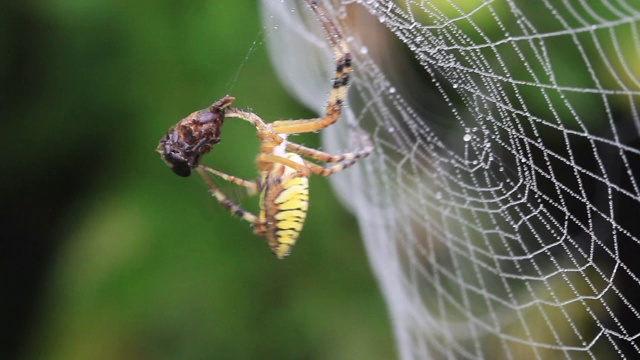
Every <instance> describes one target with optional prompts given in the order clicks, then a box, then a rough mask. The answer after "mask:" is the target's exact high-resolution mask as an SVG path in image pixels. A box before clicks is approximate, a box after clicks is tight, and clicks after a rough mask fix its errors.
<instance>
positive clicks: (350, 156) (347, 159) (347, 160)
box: [304, 149, 371, 176]
mask: <svg viewBox="0 0 640 360" xmlns="http://www.w3.org/2000/svg"><path fill="white" fill-rule="evenodd" d="M370 153H371V150H367V149H365V150H361V151H358V152H352V153H346V154H342V155H338V156H336V157H344V160H343V161H342V162H340V163H338V164H335V165H331V166H329V167H324V166H320V165H318V164H316V163H313V162H311V161H309V160H304V164H305V165H307V167H308V168H309V169H310V170H311V171H312V172H313V173H314V174H317V175H320V176H329V175H331V174H335V173H337V172H339V171H342V170H344V169H346V168H348V167H351V166H353V165H354V164H355V163H356V162H358V159H361V158H363V157H367V156H369V154H370ZM334 156H335V155H334Z"/></svg>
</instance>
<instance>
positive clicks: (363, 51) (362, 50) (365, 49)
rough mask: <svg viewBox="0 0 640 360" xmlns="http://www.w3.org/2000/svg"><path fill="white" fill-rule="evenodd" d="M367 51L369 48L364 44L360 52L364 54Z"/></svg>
mask: <svg viewBox="0 0 640 360" xmlns="http://www.w3.org/2000/svg"><path fill="white" fill-rule="evenodd" d="M367 53H369V48H367V47H366V46H363V47H361V48H360V54H362V55H365V54H367Z"/></svg>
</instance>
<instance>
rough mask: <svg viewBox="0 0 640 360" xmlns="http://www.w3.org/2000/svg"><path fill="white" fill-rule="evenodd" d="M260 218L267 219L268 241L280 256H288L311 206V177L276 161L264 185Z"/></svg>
mask: <svg viewBox="0 0 640 360" xmlns="http://www.w3.org/2000/svg"><path fill="white" fill-rule="evenodd" d="M284 157H286V158H288V159H290V160H293V161H295V162H300V163H302V158H301V157H300V156H299V155H297V154H293V153H286V154H285V156H284ZM263 192H264V198H263V199H264V202H263V204H262V208H261V211H260V212H261V214H260V215H261V217H264V220H266V236H267V242H268V244H269V246H270V247H271V250H272V251H273V253H274V254H275V255H276V256H277V257H278V258H279V259H282V258H283V257H285V256H287V255H289V252H290V251H291V248H292V247H293V245H295V243H296V240H298V237H299V235H300V231H301V230H302V226H303V225H304V221H305V218H306V216H307V210H308V209H309V179H308V178H306V177H301V176H296V171H295V170H294V169H292V168H290V167H287V166H284V165H281V164H274V168H273V170H272V171H271V173H270V174H269V176H267V180H266V182H265V185H264V189H263Z"/></svg>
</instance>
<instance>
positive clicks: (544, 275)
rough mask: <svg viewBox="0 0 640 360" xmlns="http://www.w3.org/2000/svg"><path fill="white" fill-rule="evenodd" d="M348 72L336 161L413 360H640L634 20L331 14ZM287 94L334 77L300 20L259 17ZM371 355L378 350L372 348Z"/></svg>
mask: <svg viewBox="0 0 640 360" xmlns="http://www.w3.org/2000/svg"><path fill="white" fill-rule="evenodd" d="M321 4H323V6H324V7H325V8H326V9H327V12H328V13H329V16H330V17H331V18H333V19H334V20H335V21H336V22H337V23H338V24H339V26H340V28H341V31H342V33H343V34H344V36H345V38H346V39H347V42H348V44H349V46H350V48H351V51H352V55H353V57H354V72H353V77H352V78H353V79H354V81H353V82H352V85H351V87H350V89H349V99H348V107H347V109H346V111H345V115H344V116H343V119H342V120H340V122H338V124H336V125H334V126H332V127H330V128H328V129H326V130H324V131H323V132H322V133H323V147H324V149H325V150H328V151H331V152H334V153H341V152H345V151H351V150H354V146H357V144H358V141H357V136H356V135H355V133H356V132H354V131H351V129H353V126H351V125H354V124H357V125H358V126H360V127H361V128H363V129H365V130H366V131H367V132H368V133H369V134H371V137H372V141H373V142H374V146H375V150H374V153H373V155H372V156H371V157H370V158H368V159H366V160H364V161H362V162H360V163H359V164H358V165H357V166H355V167H354V168H352V169H350V170H349V171H345V172H342V173H339V174H336V175H335V176H334V177H333V178H332V182H333V184H334V186H335V188H336V189H337V191H338V193H339V194H340V196H341V198H342V200H343V201H344V202H345V204H346V205H347V206H349V207H350V208H351V209H352V210H353V212H354V214H356V216H357V218H358V220H359V223H360V227H361V231H362V235H363V238H364V241H365V244H366V249H367V252H368V256H369V259H370V262H371V265H372V268H373V270H374V272H375V274H376V276H377V278H378V282H379V284H380V288H381V290H382V292H383V295H384V296H385V299H386V301H387V304H388V308H389V311H390V316H391V319H392V322H393V325H394V331H395V336H396V340H397V346H398V350H399V353H400V357H401V358H403V359H427V358H434V359H440V358H456V359H472V358H493V359H498V358H505V359H549V358H554V359H555V358H566V359H572V358H610V357H614V356H615V357H623V358H625V357H626V358H635V357H637V356H638V355H637V354H639V353H640V342H639V339H638V334H639V331H640V315H639V313H638V307H640V291H639V290H640V288H639V284H640V280H639V277H640V265H639V263H640V262H639V261H638V255H637V254H640V243H639V238H640V227H639V223H640V221H638V218H637V217H638V213H640V206H639V200H640V190H639V185H638V181H637V176H638V173H639V171H640V170H639V169H640V151H639V150H638V149H639V148H640V146H639V145H640V141H639V138H640V113H639V111H638V106H639V105H640V31H639V26H640V3H639V2H638V1H637V0H626V1H625V0H564V1H551V0H541V1H528V0H495V1H489V0H484V1H482V0H467V1H463V0H421V1H413V0H406V1H400V0H398V1H396V2H392V1H383V0H363V1H348V0H344V1H342V2H339V1H332V2H330V1H324V2H321ZM262 8H263V9H262V10H263V17H264V22H265V24H266V27H267V29H268V31H269V32H270V34H269V35H270V45H271V48H270V51H271V55H272V58H273V59H274V64H275V67H276V68H277V70H278V72H279V74H280V75H281V77H282V79H283V80H284V82H285V83H286V85H287V86H289V88H290V90H291V92H292V93H293V94H295V95H296V96H298V97H299V98H300V100H301V101H302V102H304V103H306V104H307V105H308V106H310V107H311V108H313V109H315V110H317V111H318V113H321V112H322V111H323V107H324V105H325V101H326V98H327V91H328V89H327V88H328V85H327V84H329V81H328V80H329V79H330V78H331V72H332V69H333V67H334V65H333V60H332V59H331V53H330V49H329V48H328V46H327V43H326V41H325V39H324V38H323V35H322V32H321V30H320V29H319V26H318V24H317V22H316V21H315V19H314V18H313V16H312V14H311V11H309V10H308V9H307V8H306V5H305V3H304V1H301V0H297V1H293V0H283V1H280V2H277V1H272V0H266V1H263V2H262ZM372 341H374V339H372Z"/></svg>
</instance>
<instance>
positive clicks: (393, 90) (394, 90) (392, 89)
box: [389, 86, 396, 94]
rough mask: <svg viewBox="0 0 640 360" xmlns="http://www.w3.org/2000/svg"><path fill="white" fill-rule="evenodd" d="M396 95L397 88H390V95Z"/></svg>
mask: <svg viewBox="0 0 640 360" xmlns="http://www.w3.org/2000/svg"><path fill="white" fill-rule="evenodd" d="M395 93H396V88H395V87H393V86H392V87H390V88H389V94H395Z"/></svg>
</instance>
